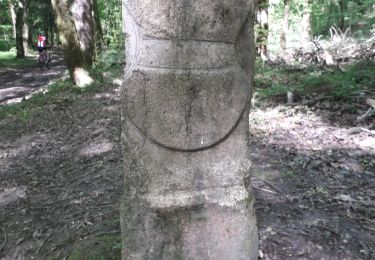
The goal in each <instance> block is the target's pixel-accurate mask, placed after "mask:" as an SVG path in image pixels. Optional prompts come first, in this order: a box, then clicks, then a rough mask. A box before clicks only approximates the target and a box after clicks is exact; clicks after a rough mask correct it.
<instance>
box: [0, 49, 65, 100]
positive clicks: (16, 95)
mask: <svg viewBox="0 0 375 260" xmlns="http://www.w3.org/2000/svg"><path fill="white" fill-rule="evenodd" d="M50 57H51V62H50V64H51V66H50V69H48V70H47V69H46V68H45V69H44V71H41V69H40V68H39V66H38V65H37V57H31V58H29V59H34V60H35V65H34V66H25V67H22V68H17V67H8V68H0V105H1V104H8V103H16V102H20V101H21V100H22V99H25V98H28V97H30V95H31V94H33V93H35V92H39V91H43V90H44V89H45V88H46V86H47V84H48V83H50V82H52V81H54V80H55V79H58V78H59V77H61V76H62V75H63V74H64V72H65V65H64V61H63V58H62V54H61V52H60V51H51V52H50Z"/></svg>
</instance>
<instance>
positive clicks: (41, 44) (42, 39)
mask: <svg viewBox="0 0 375 260" xmlns="http://www.w3.org/2000/svg"><path fill="white" fill-rule="evenodd" d="M47 44H48V39H47V37H46V35H45V33H44V32H40V33H39V36H38V43H37V47H38V51H39V55H42V56H43V60H44V62H45V63H47V62H48V53H47Z"/></svg>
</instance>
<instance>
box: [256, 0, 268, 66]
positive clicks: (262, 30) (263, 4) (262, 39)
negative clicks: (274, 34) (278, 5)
mask: <svg viewBox="0 0 375 260" xmlns="http://www.w3.org/2000/svg"><path fill="white" fill-rule="evenodd" d="M256 20H257V24H258V35H257V39H256V43H257V48H258V49H257V52H258V53H259V54H260V57H261V59H262V60H263V61H267V60H268V53H267V42H268V0H260V2H259V4H258V10H257V16H256Z"/></svg>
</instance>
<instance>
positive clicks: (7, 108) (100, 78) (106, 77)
mask: <svg viewBox="0 0 375 260" xmlns="http://www.w3.org/2000/svg"><path fill="white" fill-rule="evenodd" d="M3 57H6V58H9V59H11V57H12V56H11V54H4V53H3ZM121 57H122V54H121V52H119V51H118V50H111V51H104V52H102V53H100V54H99V58H98V61H97V62H96V63H95V65H94V66H93V68H92V70H91V75H93V77H94V83H93V84H91V85H89V86H86V87H77V86H75V85H74V84H73V82H72V81H71V80H70V79H69V77H68V76H67V75H65V76H64V77H63V78H61V79H58V80H56V81H55V82H53V83H51V84H49V85H48V87H47V89H46V90H45V91H43V92H40V93H37V94H34V95H32V96H31V97H30V98H29V99H25V100H23V101H22V102H19V103H15V104H9V105H2V106H0V120H3V119H5V118H9V117H13V118H15V119H16V120H17V121H19V122H20V123H27V122H28V121H29V120H30V119H31V118H32V115H33V114H34V112H35V111H39V110H40V109H41V107H43V106H44V105H48V104H52V103H54V102H61V101H62V100H69V99H75V98H79V97H80V96H81V95H85V94H88V93H98V92H100V91H105V90H106V89H107V88H108V86H110V85H111V84H112V80H113V79H115V78H118V77H120V76H121V73H122V63H121V62H120V60H121ZM4 59H5V58H4Z"/></svg>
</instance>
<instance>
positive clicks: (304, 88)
mask: <svg viewBox="0 0 375 260" xmlns="http://www.w3.org/2000/svg"><path fill="white" fill-rule="evenodd" d="M257 65H258V66H257V73H256V75H255V92H257V94H258V95H259V96H260V97H263V98H275V97H286V95H287V92H288V91H290V92H292V93H293V94H295V95H297V96H309V95H326V96H330V97H332V98H333V99H347V98H352V97H353V96H363V95H366V94H367V93H373V94H374V92H375V73H374V72H375V62H370V61H361V62H358V63H355V64H352V65H348V66H346V67H344V68H341V69H340V68H327V69H313V68H307V69H292V68H285V67H268V66H261V64H260V63H258V62H257Z"/></svg>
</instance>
